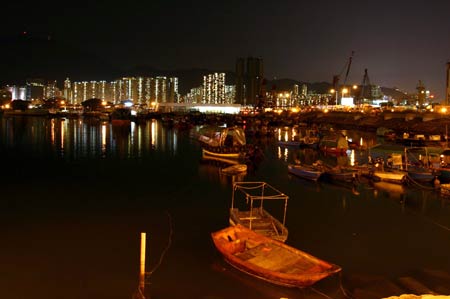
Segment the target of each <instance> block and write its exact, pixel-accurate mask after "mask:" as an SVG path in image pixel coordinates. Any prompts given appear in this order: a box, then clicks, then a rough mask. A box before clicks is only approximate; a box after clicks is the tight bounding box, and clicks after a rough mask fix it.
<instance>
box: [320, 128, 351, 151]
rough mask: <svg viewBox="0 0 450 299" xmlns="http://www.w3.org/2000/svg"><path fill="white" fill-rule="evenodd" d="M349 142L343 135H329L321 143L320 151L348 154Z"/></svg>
mask: <svg viewBox="0 0 450 299" xmlns="http://www.w3.org/2000/svg"><path fill="white" fill-rule="evenodd" d="M348 148H349V146H348V141H347V139H346V138H345V136H344V135H342V134H337V133H333V134H331V133H330V134H328V135H325V136H323V137H322V139H321V140H320V142H319V149H320V150H322V151H323V152H325V153H330V154H346V152H347V150H348Z"/></svg>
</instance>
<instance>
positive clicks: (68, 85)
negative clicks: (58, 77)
mask: <svg viewBox="0 0 450 299" xmlns="http://www.w3.org/2000/svg"><path fill="white" fill-rule="evenodd" d="M63 96H64V98H65V99H66V101H67V102H68V103H69V104H75V103H74V102H73V97H72V82H70V79H69V78H67V79H66V80H64V89H63Z"/></svg>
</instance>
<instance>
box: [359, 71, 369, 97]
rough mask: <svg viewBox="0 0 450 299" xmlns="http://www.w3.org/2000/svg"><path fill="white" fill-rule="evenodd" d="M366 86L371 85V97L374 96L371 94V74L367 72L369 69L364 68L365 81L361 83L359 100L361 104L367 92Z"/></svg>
mask: <svg viewBox="0 0 450 299" xmlns="http://www.w3.org/2000/svg"><path fill="white" fill-rule="evenodd" d="M366 86H368V87H369V89H368V90H369V98H370V99H371V98H372V94H371V90H370V79H369V74H368V72H367V69H364V77H363V81H362V83H361V90H360V91H359V99H358V102H359V104H362V103H363V101H364V98H365V93H366Z"/></svg>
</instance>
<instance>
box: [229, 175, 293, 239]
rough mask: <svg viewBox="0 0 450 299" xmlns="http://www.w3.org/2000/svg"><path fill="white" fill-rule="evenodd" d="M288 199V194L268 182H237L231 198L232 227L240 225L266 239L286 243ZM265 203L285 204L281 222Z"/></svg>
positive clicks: (230, 218) (230, 220)
mask: <svg viewBox="0 0 450 299" xmlns="http://www.w3.org/2000/svg"><path fill="white" fill-rule="evenodd" d="M288 199H289V197H288V196H287V195H286V194H284V193H282V192H280V191H278V190H277V189H275V188H274V187H272V186H271V185H269V184H267V183H266V182H235V183H234V184H233V192H232V197H231V208H230V217H229V222H230V225H238V224H240V225H243V226H245V227H247V228H249V229H251V230H254V231H255V232H257V233H260V234H262V235H265V236H266V237H270V238H273V239H275V240H278V241H280V242H285V241H286V239H287V237H288V229H287V228H286V226H285V223H286V211H287V201H288ZM265 201H272V202H273V201H281V202H282V203H283V206H282V207H281V208H284V212H283V219H282V220H281V221H280V220H278V219H277V218H276V217H274V216H273V215H272V214H271V213H269V212H268V210H266V209H265V208H264V202H265ZM255 204H256V206H255ZM280 214H281V213H280Z"/></svg>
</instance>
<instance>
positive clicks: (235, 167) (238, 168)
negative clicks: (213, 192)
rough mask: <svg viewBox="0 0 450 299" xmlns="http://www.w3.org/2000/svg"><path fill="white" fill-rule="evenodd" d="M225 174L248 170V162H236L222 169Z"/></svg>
mask: <svg viewBox="0 0 450 299" xmlns="http://www.w3.org/2000/svg"><path fill="white" fill-rule="evenodd" d="M220 171H221V172H222V173H224V174H228V175H233V174H238V173H243V172H246V171H247V164H234V165H231V166H227V167H224V168H222V169H221V170H220Z"/></svg>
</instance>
